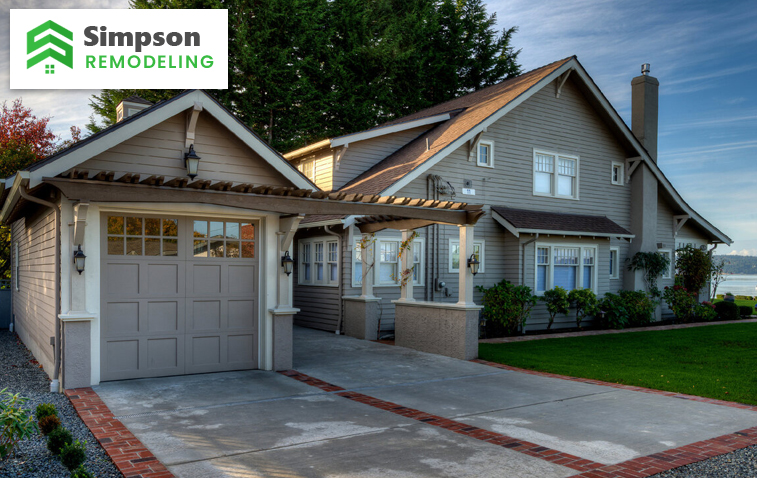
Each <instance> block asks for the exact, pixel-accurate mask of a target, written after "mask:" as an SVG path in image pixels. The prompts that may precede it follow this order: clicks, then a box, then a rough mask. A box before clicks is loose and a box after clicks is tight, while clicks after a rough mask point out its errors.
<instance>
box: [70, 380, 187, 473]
mask: <svg viewBox="0 0 757 478" xmlns="http://www.w3.org/2000/svg"><path fill="white" fill-rule="evenodd" d="M66 396H67V397H68V399H69V400H71V403H72V404H73V405H74V408H75V409H76V413H78V414H79V417H81V419H82V421H83V422H84V424H85V425H87V427H88V428H89V429H90V431H91V432H92V434H93V435H94V436H95V438H96V439H97V441H98V442H99V443H100V445H101V446H102V447H103V449H105V452H106V453H107V454H108V456H110V459H111V460H113V463H115V464H116V467H117V468H118V470H119V471H120V472H121V473H123V475H124V477H125V478H174V475H173V474H172V473H171V472H170V471H168V469H167V468H166V467H165V466H164V465H163V464H162V463H161V462H160V461H158V459H157V458H155V455H153V454H152V453H151V452H150V450H148V449H147V448H146V447H145V446H144V445H143V444H142V442H140V441H139V440H138V439H137V437H135V436H134V435H133V434H132V433H131V432H130V431H129V430H128V429H127V428H126V427H125V426H124V424H123V423H121V421H120V420H117V419H116V418H114V417H113V413H112V412H111V411H110V409H109V408H108V407H107V406H106V405H105V403H103V401H102V400H101V399H100V396H99V395H97V393H96V392H95V391H94V390H92V389H91V388H76V389H73V390H66Z"/></svg>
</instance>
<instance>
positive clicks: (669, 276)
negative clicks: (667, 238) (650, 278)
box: [657, 249, 675, 279]
mask: <svg viewBox="0 0 757 478" xmlns="http://www.w3.org/2000/svg"><path fill="white" fill-rule="evenodd" d="M657 252H659V253H660V254H662V255H663V257H666V258H667V259H668V261H669V263H668V267H667V268H665V272H663V273H662V278H663V279H672V278H673V274H672V273H671V271H672V270H673V267H674V266H675V264H674V262H675V260H674V259H673V251H671V250H670V249H660V250H658V251H657Z"/></svg>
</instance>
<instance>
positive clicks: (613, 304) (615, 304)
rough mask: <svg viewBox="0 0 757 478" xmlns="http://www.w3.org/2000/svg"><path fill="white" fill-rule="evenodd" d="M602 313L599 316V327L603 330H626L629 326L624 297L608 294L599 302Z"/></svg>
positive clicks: (597, 318)
mask: <svg viewBox="0 0 757 478" xmlns="http://www.w3.org/2000/svg"><path fill="white" fill-rule="evenodd" d="M599 308H600V310H601V311H602V312H604V313H600V314H598V315H597V317H596V319H595V320H596V321H597V325H598V326H599V327H601V328H603V329H624V328H625V327H626V326H627V325H628V311H627V310H626V304H625V301H624V300H623V298H622V297H620V296H619V295H618V294H613V293H612V292H607V293H606V294H605V296H604V298H603V299H602V300H601V301H600V302H599Z"/></svg>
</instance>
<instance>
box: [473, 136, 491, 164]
mask: <svg viewBox="0 0 757 478" xmlns="http://www.w3.org/2000/svg"><path fill="white" fill-rule="evenodd" d="M476 164H477V165H479V166H483V167H486V168H493V167H494V143H492V142H491V141H479V142H478V150H477V153H476Z"/></svg>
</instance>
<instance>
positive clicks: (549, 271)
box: [534, 244, 597, 293]
mask: <svg viewBox="0 0 757 478" xmlns="http://www.w3.org/2000/svg"><path fill="white" fill-rule="evenodd" d="M596 257H597V248H596V247H595V246H578V245H572V244H571V245H548V244H538V245H537V246H536V264H535V266H536V277H535V281H534V282H535V284H534V288H535V289H536V292H537V293H540V292H544V291H545V290H549V289H552V288H553V287H555V286H560V287H562V288H563V289H565V290H567V291H571V290H573V289H576V288H579V287H580V288H584V289H592V290H593V291H594V292H596V289H597V286H596V280H597V279H596Z"/></svg>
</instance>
